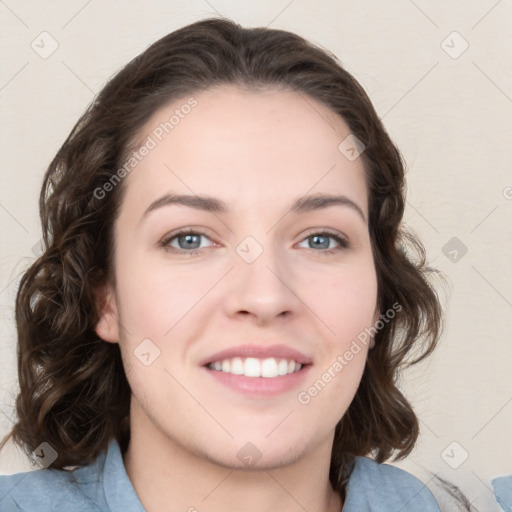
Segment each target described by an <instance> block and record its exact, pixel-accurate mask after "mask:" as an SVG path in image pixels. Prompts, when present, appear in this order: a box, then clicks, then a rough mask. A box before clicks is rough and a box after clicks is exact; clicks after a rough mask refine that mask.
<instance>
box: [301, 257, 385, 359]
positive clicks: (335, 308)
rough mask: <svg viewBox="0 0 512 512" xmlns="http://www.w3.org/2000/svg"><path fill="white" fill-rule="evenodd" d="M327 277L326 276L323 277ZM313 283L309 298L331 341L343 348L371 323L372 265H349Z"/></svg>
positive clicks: (373, 304)
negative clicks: (313, 289)
mask: <svg viewBox="0 0 512 512" xmlns="http://www.w3.org/2000/svg"><path fill="white" fill-rule="evenodd" d="M326 277H327V276H326ZM325 282H326V284H325V286H320V287H319V286H318V283H317V285H316V291H315V292H311V293H310V294H309V298H308V301H309V302H310V303H311V304H312V305H313V307H312V309H313V310H314V312H315V313H316V314H317V316H318V317H319V319H320V320H321V321H322V322H323V323H324V324H325V325H326V326H327V327H328V328H329V331H330V334H331V336H328V339H330V340H332V341H331V344H334V345H336V346H337V348H339V349H342V348H343V346H344V345H346V344H347V342H349V341H350V340H351V339H353V338H355V337H356V336H357V335H358V334H359V333H360V332H362V331H364V329H365V328H367V327H369V326H370V325H372V323H373V319H374V315H375V309H376V305H377V277H376V274H375V269H374V267H373V266H370V265H368V266H362V267H361V268H359V269H358V268H357V267H350V268H347V269H345V270H342V271H340V272H337V273H333V274H332V275H330V276H328V279H325Z"/></svg>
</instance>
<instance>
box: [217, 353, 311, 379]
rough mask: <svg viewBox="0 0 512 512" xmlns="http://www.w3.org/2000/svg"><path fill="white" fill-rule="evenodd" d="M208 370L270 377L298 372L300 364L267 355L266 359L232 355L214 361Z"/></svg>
mask: <svg viewBox="0 0 512 512" xmlns="http://www.w3.org/2000/svg"><path fill="white" fill-rule="evenodd" d="M208 367H209V368H210V370H216V371H221V372H224V373H231V374H234V375H245V376H246V377H263V378H266V379H271V378H273V377H277V376H279V375H289V374H290V373H295V372H298V371H299V370H300V369H301V368H302V365H301V364H300V363H297V362H296V361H293V360H287V359H279V360H277V359H276V358H274V357H269V358H267V359H257V358H255V357H247V358H245V359H243V358H241V357H234V358H233V359H224V360H223V361H216V362H215V363H211V364H210V365H209V366H208Z"/></svg>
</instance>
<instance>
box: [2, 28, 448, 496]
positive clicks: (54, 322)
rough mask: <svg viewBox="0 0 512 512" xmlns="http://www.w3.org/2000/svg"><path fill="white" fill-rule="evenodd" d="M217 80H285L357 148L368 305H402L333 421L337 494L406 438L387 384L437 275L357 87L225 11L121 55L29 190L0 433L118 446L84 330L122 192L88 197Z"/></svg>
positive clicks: (104, 370)
mask: <svg viewBox="0 0 512 512" xmlns="http://www.w3.org/2000/svg"><path fill="white" fill-rule="evenodd" d="M217 84H234V85H238V86H241V87H246V88H254V89H257V88H259V87H263V88H269V87H271V88H286V89H289V90H294V91H297V92H299V93H300V94H303V95H305V96H306V97H311V98H314V99H316V100H318V101H320V102H323V103H324V104H325V105H327V106H328V107H329V108H330V109H331V110H332V111H333V112H335V113H337V114H338V115H339V116H341V117H342V118H343V119H344V121H345V122H346V123H347V125H348V127H349V128H350V130H351V133H352V134H354V135H355V136H356V137H357V138H358V139H359V140H360V141H362V142H363V144H364V145H365V149H364V152H363V153H362V154H361V158H362V160H363V164H364V167H365V171H366V177H367V186H368V192H369V230H370V236H371V243H372V250H373V254H374V261H375V266H376V271H377V279H378V305H379V307H380V311H381V312H384V311H387V310H389V309H390V308H393V304H396V303H398V304H400V305H401V306H402V308H401V310H400V311H397V312H396V315H395V316H394V318H393V319H391V320H390V321H388V322H386V323H384V326H383V328H382V329H380V330H379V332H378V333H377V334H376V336H375V347H374V348H373V349H372V350H370V352H369V355H368V360H367V364H366V368H365V370H364V374H363V377H362V381H361V383H360V386H359V389H358V391H357V394H356V396H355V398H354V400H353V402H352V403H351V405H350V407H349V409H348V410H347V412H346V413H345V415H344V416H343V418H342V419H341V420H340V422H339V423H338V425H337V427H336V433H335V440H334V445H333V449H332V459H331V471H330V479H331V482H332V484H333V486H334V488H335V489H337V490H338V491H339V492H340V493H341V494H342V495H343V494H344V489H345V484H346V482H347V481H348V477H349V475H350V472H351V469H352V464H353V460H354V456H355V455H372V456H373V457H374V458H375V459H376V460H377V461H379V462H382V461H384V460H386V459H388V458H390V457H391V456H395V457H396V458H401V457H405V456H406V455H407V454H408V453H409V452H410V451H411V450H412V448H413V446H414V444H415V442H416V439H417V436H418V420H417V418H416V416H415V414H414V412H413V410H412V408H411V406H410V404H409V403H408V401H407V400H406V398H405V397H404V396H403V394H402V393H401V392H400V390H399V389H398V387H397V384H396V380H397V376H398V372H399V371H400V370H401V369H402V368H404V367H405V366H406V364H413V363H415V362H417V361H419V360H422V359H423V358H425V357H426V356H427V355H429V354H430V353H431V352H432V350H433V349H434V347H435V345H436V343H437V340H438V338H439V335H440V331H441V324H442V316H441V307H440V303H439V300H438V297H437V295H436V293H435V291H434V290H433V288H432V287H431V285H430V284H429V274H431V273H432V272H434V271H433V270H432V269H430V268H429V267H428V266H427V265H426V263H425V251H424V248H423V246H422V245H421V243H420V242H419V241H418V240H417V239H416V237H415V236H414V235H412V234H410V233H409V232H406V231H405V230H404V229H403V227H402V225H401V222H402V216H403V213H404V206H405V188H404V186H405V184H404V163H403V160H402V157H401V155H400V153H399V151H398V150H397V148H396V147H395V146H394V144H393V142H392V141H391V139H390V137H389V136H388V134H387V132H386V130H385V129H384V127H383V125H382V123H381V121H380V119H379V117H378V115H377V113H376V112H375V110H374V108H373V106H372V104H371V102H370V100H369V98H368V96H367V95H366V93H365V92H364V90H363V88H362V87H361V86H360V85H359V84H358V82H357V81H356V80H355V79H354V78H353V77H352V76H351V75H350V74H349V73H348V72H347V71H346V70H344V69H343V68H342V66H341V64H340V63H339V62H338V61H337V59H336V58H335V57H334V56H333V55H331V54H329V53H327V52H326V51H324V50H322V49H320V48H318V47H316V46H314V45H313V44H311V43H309V42H307V41H305V40H304V39H302V38H301V37H299V36H297V35H295V34H292V33H289V32H285V31H282V30H270V29H265V28H251V29H246V28H242V27H241V26H239V25H237V24H235V23H233V22H231V21H230V20H226V19H207V20H203V21H200V22H197V23H194V24H192V25H189V26H186V27H184V28H181V29H179V30H177V31H175V32H172V33H170V34H168V35H167V36H165V37H163V38H162V39H160V40H159V41H157V42H155V43H154V44H153V45H151V46H150V47H149V48H148V49H147V50H146V51H145V52H143V53H142V54H141V55H139V56H138V57H136V58H135V59H133V60H132V61H131V62H130V63H128V64H127V65H126V66H125V67H124V68H123V69H121V71H120V72H118V73H117V74H116V75H115V76H114V77H113V78H112V79H111V80H110V81H109V82H108V83H107V85H106V86H105V87H104V88H103V90H102V91H101V92H100V93H99V95H98V96H97V98H96V99H95V100H94V101H93V103H92V104H91V105H90V106H89V108H88V109H87V111H86V112H85V114H84V115H83V116H82V117H81V118H80V119H79V121H78V122H77V124H76V125H75V127H74V128H73V130H72V131H71V133H70V135H69V136H68V138H67V139H66V141H65V142H64V144H63V145H62V147H61V149H60V150H59V151H58V153H57V155H56V156H55V158H54V159H53V161H52V162H51V164H50V166H49V168H48V170H47V172H46V175H45V177H44V183H43V187H42V191H41V196H40V215H41V222H42V227H43V233H44V247H45V250H44V253H43V254H42V255H41V256H40V257H39V258H38V259H37V260H36V261H35V263H33V265H32V266H31V267H30V268H29V269H28V270H27V271H26V273H25V274H24V276H23V278H22V279H21V284H20V287H19V291H18V295H17V299H16V322H17V329H18V375H19V384H20V393H19V395H18V397H17V400H16V412H17V416H18V420H17V423H16V424H15V425H14V427H13V429H12V432H11V433H10V435H9V436H12V438H13V439H14V441H15V442H16V443H18V444H19V445H20V446H22V447H23V448H24V449H25V450H26V451H27V452H30V451H32V450H34V449H35V447H37V446H38V445H39V444H40V443H41V442H44V441H46V442H48V443H49V444H50V445H51V446H52V447H53V448H54V449H55V450H56V451H57V452H58V455H59V456H58V459H57V460H56V461H55V462H54V464H53V465H52V467H54V468H64V467H65V466H69V465H85V464H88V463H90V462H92V461H93V460H94V459H95V458H96V457H97V456H98V455H99V454H100V452H101V451H103V450H105V449H106V448H107V445H108V443H109V441H110V440H111V439H113V438H116V439H117V440H118V441H119V442H120V444H121V448H122V449H125V447H126V445H127V442H128V439H129V423H128V415H129V402H130V389H129V386H128V382H127V380H126V377H125V375H124V370H123V366H122V363H121V357H120V352H119V347H118V345H117V344H111V343H105V342H103V341H102V340H101V339H99V338H98V336H97V335H96V333H95V326H96V323H97V321H98V311H97V308H96V303H95V291H96V290H97V289H98V287H99V286H100V285H101V284H102V283H105V282H106V280H107V279H112V277H113V275H112V274H113V273H112V270H113V269H112V266H111V264H112V261H113V258H112V255H113V250H114V245H113V244H114V241H113V225H114V222H115V220H116V215H117V212H118V208H119V205H120V203H121V201H122V191H123V186H122V183H121V184H120V185H119V186H117V187H113V190H112V191H111V192H110V193H109V194H107V195H105V197H100V196H99V195H98V194H95V193H94V191H95V190H98V189H100V188H102V187H104V185H105V183H107V182H109V180H111V179H112V177H113V176H114V175H115V174H116V170H118V169H119V168H120V166H121V165H122V164H123V162H124V159H125V157H126V155H127V154H128V153H129V151H130V150H131V149H132V148H133V147H135V142H136V137H137V132H138V130H139V129H140V128H141V127H142V125H143V124H144V123H145V121H147V120H148V119H149V117H150V116H151V115H152V114H153V113H154V112H155V111H156V110H157V109H158V108H160V107H161V106H163V105H164V104H167V103H169V102H170V101H172V100H173V99H176V98H178V97H180V96H184V95H186V94H192V93H194V92H197V91H200V90H202V89H205V88H207V87H210V86H212V85H217ZM409 251H412V252H409ZM413 254H415V256H414V257H413V256H412V255H413ZM4 442H5V440H4Z"/></svg>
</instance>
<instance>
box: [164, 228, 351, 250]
mask: <svg viewBox="0 0 512 512" xmlns="http://www.w3.org/2000/svg"><path fill="white" fill-rule="evenodd" d="M201 239H207V240H210V239H209V238H208V236H207V235H206V234H204V233H201V232H200V231H194V230H193V229H187V230H183V231H179V232H178V233H174V234H172V235H171V236H169V237H167V238H165V239H164V240H162V241H161V242H160V245H161V246H162V247H163V248H164V249H167V250H169V251H174V252H181V253H184V254H195V253H196V252H199V251H200V250H201V249H204V248H205V247H208V245H206V246H205V245H201ZM331 240H334V241H335V243H336V244H338V247H332V246H331ZM174 241H176V244H177V246H176V245H175V244H174ZM304 242H309V244H308V245H309V246H308V247H306V248H307V249H320V251H318V252H321V253H327V254H332V253H335V252H337V251H340V250H343V249H346V248H348V247H349V242H348V240H347V239H346V238H344V237H342V236H340V235H339V234H338V233H333V232H329V231H322V232H318V233H312V234H311V235H308V236H307V237H306V238H305V239H304V240H303V241H302V242H301V243H304Z"/></svg>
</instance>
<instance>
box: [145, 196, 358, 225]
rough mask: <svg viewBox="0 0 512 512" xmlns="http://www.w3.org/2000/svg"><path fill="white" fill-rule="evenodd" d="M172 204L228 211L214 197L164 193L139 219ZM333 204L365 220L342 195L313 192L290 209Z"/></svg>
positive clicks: (298, 200) (212, 211) (304, 211)
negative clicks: (353, 212)
mask: <svg viewBox="0 0 512 512" xmlns="http://www.w3.org/2000/svg"><path fill="white" fill-rule="evenodd" d="M173 204H179V205H183V206H188V207H189V208H194V209H196V210H202V211H205V212H211V213H216V214H217V213H218V214H223V213H224V214H225V213H229V211H230V209H229V207H228V205H227V204H226V203H225V202H224V201H222V200H220V199H216V198H214V197H210V196H199V195H195V194H194V195H189V194H165V195H163V196H162V197H160V198H159V199H156V200H155V201H153V202H152V203H151V204H150V205H149V206H148V207H147V208H146V210H145V211H144V213H143V214H142V217H141V219H140V221H142V220H143V219H144V218H145V217H146V216H147V215H148V214H149V213H150V212H152V211H154V210H157V209H159V208H162V207H164V206H169V205H173ZM333 205H341V206H347V207H349V208H351V209H352V210H354V211H355V212H357V214H358V215H359V216H360V217H361V218H362V219H363V221H364V222H365V223H366V222H367V221H366V217H365V215H364V213H363V210H362V209H361V207H360V206H359V205H358V204H357V203H355V202H354V201H352V199H350V198H348V197H347V196H344V195H329V194H314V195H309V196H303V197H299V198H298V199H296V200H295V201H294V202H293V204H292V206H291V208H290V211H291V212H292V213H306V212H311V211H314V210H320V209H322V208H328V207H329V206H333Z"/></svg>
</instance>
